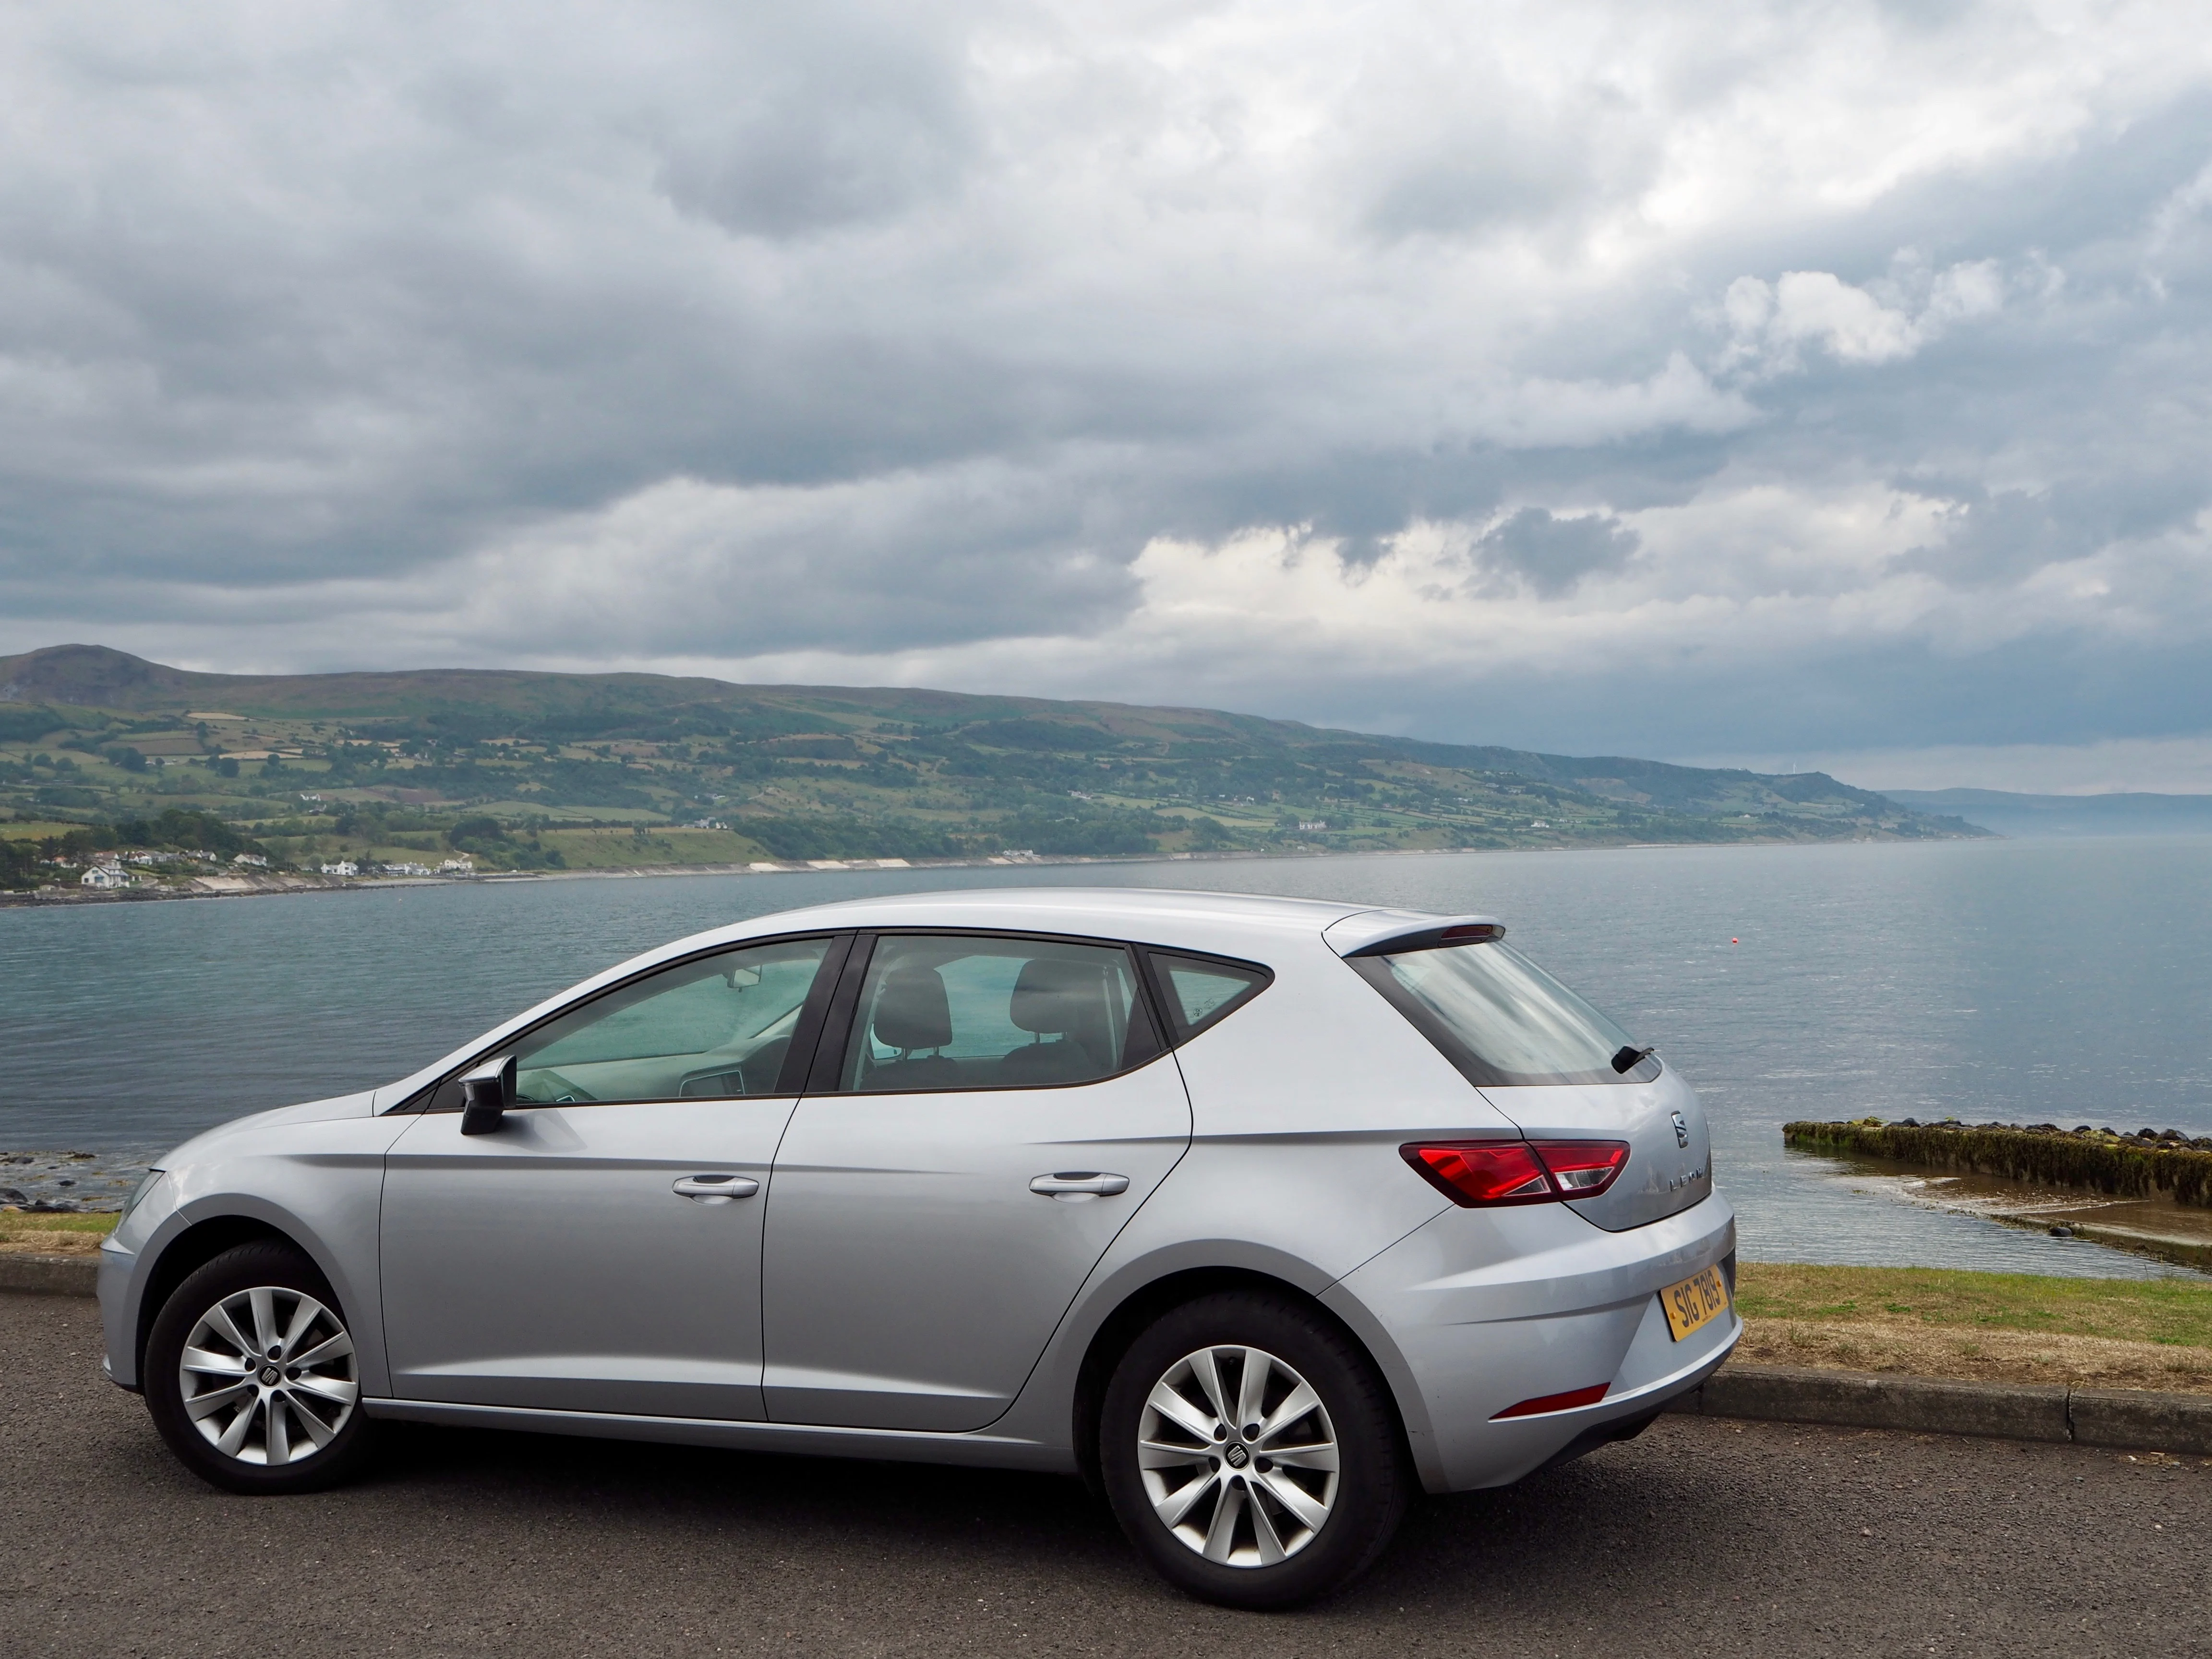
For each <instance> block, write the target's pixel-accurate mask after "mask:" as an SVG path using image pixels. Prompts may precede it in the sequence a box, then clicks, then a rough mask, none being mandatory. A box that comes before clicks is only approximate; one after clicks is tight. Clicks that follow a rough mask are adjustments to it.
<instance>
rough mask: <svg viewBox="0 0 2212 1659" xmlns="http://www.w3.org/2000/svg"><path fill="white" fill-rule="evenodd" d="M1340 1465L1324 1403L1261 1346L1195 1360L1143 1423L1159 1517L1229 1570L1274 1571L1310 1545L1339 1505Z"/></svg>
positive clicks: (1160, 1390) (1189, 1357) (1202, 1354)
mask: <svg viewBox="0 0 2212 1659" xmlns="http://www.w3.org/2000/svg"><path fill="white" fill-rule="evenodd" d="M1339 1467H1340V1455H1339V1451H1338V1447H1337V1441H1336V1431H1335V1429H1334V1426H1333V1425H1331V1424H1330V1422H1329V1419H1328V1412H1327V1411H1326V1410H1325V1409H1324V1408H1323V1407H1322V1403H1321V1396H1320V1395H1317V1394H1316V1393H1315V1391H1314V1389H1313V1388H1312V1387H1311V1386H1310V1384H1309V1383H1307V1382H1306V1380H1305V1378H1304V1377H1303V1376H1299V1375H1298V1373H1297V1371H1296V1370H1292V1369H1291V1367H1290V1366H1289V1365H1287V1364H1285V1363H1284V1362H1283V1361H1282V1360H1280V1359H1279V1358H1276V1357H1275V1356H1274V1355H1273V1354H1271V1353H1268V1352H1266V1351H1265V1350H1264V1349H1261V1348H1255V1347H1247V1346H1233V1347H1232V1346H1223V1347H1208V1348H1200V1349H1199V1350H1198V1351H1197V1352H1194V1353H1188V1354H1185V1355H1184V1356H1183V1357H1182V1358H1181V1359H1178V1360H1176V1363H1175V1364H1172V1365H1170V1367H1168V1369H1167V1371H1166V1373H1165V1374H1164V1375H1163V1376H1161V1378H1160V1380H1159V1381H1158V1383H1154V1384H1153V1385H1152V1393H1151V1394H1150V1395H1147V1396H1146V1401H1145V1408H1144V1411H1143V1413H1142V1414H1141V1415H1140V1417H1139V1420H1138V1425H1137V1468H1138V1471H1139V1474H1140V1476H1141V1478H1142V1480H1143V1481H1144V1486H1145V1495H1146V1498H1148V1499H1149V1500H1150V1502H1151V1504H1152V1512H1153V1513H1154V1514H1155V1515H1157V1516H1158V1517H1159V1519H1160V1522H1161V1523H1162V1524H1163V1525H1164V1526H1165V1527H1166V1528H1167V1529H1168V1530H1169V1531H1170V1533H1172V1534H1174V1535H1175V1536H1176V1538H1177V1539H1178V1540H1180V1541H1182V1543H1183V1544H1184V1545H1185V1546H1186V1547H1188V1548H1189V1549H1190V1550H1192V1551H1193V1552H1194V1553H1197V1554H1199V1555H1200V1556H1203V1557H1204V1558H1205V1559H1206V1560H1208V1561H1212V1562H1215V1563H1217V1564H1218V1565H1224V1566H1231V1567H1267V1566H1273V1565H1275V1564H1276V1563H1277V1562H1279V1561H1283V1560H1285V1559H1289V1558H1290V1557H1291V1556H1293V1555H1296V1554H1297V1553H1298V1552H1299V1551H1300V1550H1302V1549H1304V1548H1305V1547H1306V1546H1307V1545H1309V1544H1310V1543H1311V1542H1312V1541H1314V1539H1315V1537H1316V1535H1317V1534H1319V1533H1320V1531H1321V1529H1322V1527H1323V1526H1325V1525H1326V1524H1327V1523H1328V1517H1329V1512H1330V1510H1332V1509H1333V1508H1334V1505H1335V1503H1336V1492H1337V1479H1338V1473H1339Z"/></svg>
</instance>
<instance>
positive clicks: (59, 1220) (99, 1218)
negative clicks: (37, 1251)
mask: <svg viewBox="0 0 2212 1659" xmlns="http://www.w3.org/2000/svg"><path fill="white" fill-rule="evenodd" d="M121 1219H122V1217H121V1216H119V1215H116V1214H114V1213H113V1212H105V1213H94V1214H77V1215H33V1214H30V1213H29V1212H24V1213H22V1214H18V1213H16V1212H15V1211H13V1210H0V1233H32V1232H46V1233H112V1232H113V1231H115V1224H116V1223H117V1222H118V1221H120V1220H121Z"/></svg>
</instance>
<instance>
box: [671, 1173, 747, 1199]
mask: <svg viewBox="0 0 2212 1659" xmlns="http://www.w3.org/2000/svg"><path fill="white" fill-rule="evenodd" d="M674 1190H675V1191H676V1192H677V1194H678V1195H679V1196H681V1197H684V1198H689V1199H693V1200H696V1201H697V1202H699V1203H702V1204H727V1203H728V1202H729V1201H730V1200H732V1199H733V1198H750V1197H751V1196H752V1195H753V1194H755V1193H757V1192H758V1191H759V1190H760V1182H757V1181H755V1180H754V1179H753V1178H752V1177H751V1176H738V1175H704V1176H684V1178H683V1179H682V1180H681V1181H679V1182H677V1183H676V1186H675V1189H674Z"/></svg>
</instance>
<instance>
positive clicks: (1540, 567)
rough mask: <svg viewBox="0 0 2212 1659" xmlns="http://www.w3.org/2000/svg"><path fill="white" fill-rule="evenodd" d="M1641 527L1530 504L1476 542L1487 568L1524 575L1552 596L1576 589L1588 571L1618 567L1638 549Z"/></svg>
mask: <svg viewBox="0 0 2212 1659" xmlns="http://www.w3.org/2000/svg"><path fill="white" fill-rule="evenodd" d="M1636 548H1637V536H1636V532H1634V531H1632V530H1630V529H1628V528H1626V526H1623V525H1622V524H1621V522H1620V520H1618V519H1616V518H1613V517H1612V516H1611V515H1610V514H1608V513H1580V514H1571V515H1568V516H1565V517H1559V518H1555V517H1553V514H1552V513H1549V512H1547V510H1546V509H1544V508H1543V507H1522V509H1521V510H1520V511H1519V512H1517V513H1514V514H1513V516H1512V517H1510V518H1509V519H1507V520H1505V521H1504V523H1503V524H1500V525H1498V526H1495V527H1494V528H1492V529H1491V530H1489V531H1487V532H1485V533H1484V534H1483V536H1482V538H1481V539H1480V541H1478V542H1477V543H1476V544H1475V556H1476V557H1477V559H1478V560H1479V561H1480V562H1481V564H1482V565H1483V566H1484V567H1485V568H1487V569H1489V570H1492V571H1496V572H1500V573H1505V574H1512V575H1515V576H1518V577H1519V578H1520V579H1521V580H1522V581H1524V582H1526V583H1527V584H1528V586H1529V587H1530V588H1532V589H1534V591H1535V592H1538V593H1540V594H1541V595H1542V596H1543V597H1545V598H1546V599H1559V598H1560V597H1562V596H1563V595H1565V594H1567V593H1571V592H1573V591H1574V589H1575V588H1576V586H1577V585H1578V584H1579V583H1580V582H1581V581H1582V580H1583V577H1585V576H1590V575H1595V574H1596V573H1598V572H1599V571H1601V570H1618V569H1620V568H1621V567H1622V566H1623V565H1625V564H1626V563H1627V562H1628V560H1629V558H1630V556H1632V555H1633V554H1634V553H1635V551H1636Z"/></svg>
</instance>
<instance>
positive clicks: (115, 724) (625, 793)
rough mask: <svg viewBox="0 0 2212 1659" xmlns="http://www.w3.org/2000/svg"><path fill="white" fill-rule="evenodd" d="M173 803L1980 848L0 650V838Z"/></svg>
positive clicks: (1406, 770) (1137, 713)
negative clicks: (2, 815) (2, 816)
mask: <svg viewBox="0 0 2212 1659" xmlns="http://www.w3.org/2000/svg"><path fill="white" fill-rule="evenodd" d="M168 809H175V810H176V811H178V812H179V814H183V815H189V814H191V813H200V814H204V815H208V816H209V817H212V818H216V819H220V820H221V821H222V822H223V823H228V824H230V825H233V826H235V827H236V828H237V829H239V830H240V831H242V832H245V833H246V834H248V835H250V836H252V839H253V840H254V841H255V842H257V843H258V844H259V845H261V846H262V847H264V848H266V849H267V850H268V851H269V853H270V854H271V855H272V856H274V857H275V858H276V859H277V860H278V861H280V862H285V861H290V862H295V863H311V862H313V861H315V860H332V859H337V858H341V857H350V858H354V859H356V860H364V859H365V860H382V861H398V860H410V861H411V860H421V859H422V857H423V855H424V854H429V853H434V852H435V853H438V854H441V855H450V854H452V853H453V851H454V850H455V849H460V850H465V851H467V852H468V853H470V854H471V855H472V856H473V857H474V858H475V859H476V860H477V862H478V864H479V865H480V866H489V867H501V868H540V867H546V866H556V865H557V866H567V867H571V868H578V867H597V866H626V867H635V866H649V865H656V864H659V865H688V864H702V863H729V862H746V861H750V860H798V859H832V858H837V859H843V858H906V859H922V858H972V857H977V856H985V855H992V854H1006V853H1010V852H1033V853H1035V854H1038V855H1040V856H1046V857H1064V856H1117V855H1141V854H1161V853H1175V852H1210V851H1218V852H1226V851H1231V850H1247V851H1255V852H1261V851H1280V852H1288V851H1297V850H1319V849H1332V850H1340V851H1349V850H1370V849H1395V848H1442V847H1468V848H1483V847H1558V846H1602V845H1620V844H1624V843H1629V842H1747V841H1831V840H1854V839H1857V840H1865V839H1884V840H1888V839H1899V838H1924V837H1929V836H1972V835H1979V834H1983V833H1984V831H1981V830H1978V829H1975V828H1974V827H1973V826H1972V825H1971V824H1968V823H1965V822H1963V821H1961V820H1960V819H1957V818H1947V817H1932V816H1929V815H1928V814H1925V813H1921V812H1916V811H1911V810H1910V809H1908V808H1905V807H1903V806H1900V805H1898V804H1897V803H1895V802H1894V801H1892V800H1889V799H1885V798H1884V797H1882V796H1881V795H1877V794H1873V793H1869V792H1868V791H1865V790H1862V789H1854V788H1852V787H1850V786H1848V785H1845V784H1841V783H1838V782H1837V781H1835V780H1834V779H1832V778H1830V777H1827V776H1826V775H1822V774H1820V773H1808V774H1803V775H1791V776H1787V777H1777V776H1767V775H1760V774H1757V773H1752V772H1744V771H1731V770H1712V769H1701V768H1696V767H1686V766H1669V765H1666V764H1663V763H1659V762H1656V761H1643V760H1632V759H1626V758H1621V757H1598V758H1595V759H1589V758H1577V757H1571V756H1565V755H1543V754H1534V753H1530V752H1528V751H1524V750H1512V749H1500V748H1490V747H1475V746H1466V745H1460V744H1437V743H1425V742H1420V741H1417V740H1414V739H1410V738H1387V737H1375V736H1370V735H1367V734H1364V733H1361V732H1337V731H1328V730H1323V729H1321V728H1317V727H1314V726H1303V725H1299V724H1297V723H1296V722H1292V721H1285V720H1262V719H1260V718H1258V717H1256V716H1253V715H1246V714H1225V713H1222V712H1220V711H1218V710H1214V709H1205V708H1144V707H1139V706H1133V705H1129V704H1122V703H1108V702H1053V701H1049V700H1047V699H1044V698H1038V697H991V696H964V695H961V694H957V693H954V692H948V691H927V690H905V689H900V688H890V687H842V686H800V685H732V684H726V683H725V682H722V681H720V680H711V679H687V678H668V677H665V676H660V675H653V674H541V673H525V672H519V671H505V670H459V669H441V670H430V671H417V672H401V673H379V674H303V675H270V676H264V675H240V674H203V673H194V672H191V671H186V670H183V669H177V668H170V667H167V666H164V665H161V664H159V663H152V662H148V661H145V660H144V659H141V658H137V657H133V656H131V655H128V654H127V653H123V652H120V651H112V650H109V649H107V648H106V647H100V646H82V645H70V646H57V647H52V648H50V649H46V650H43V651H33V652H30V653H26V654H24V655H22V656H17V657H8V658H0V810H4V811H5V812H6V813H8V814H9V815H10V821H9V822H8V823H5V824H4V825H0V834H5V835H7V836H12V837H14V838H15V839H16V841H17V842H19V843H20V842H22V841H25V840H37V839H44V840H47V841H52V842H57V844H59V842H61V841H62V840H64V839H65V840H66V841H67V842H68V844H69V845H70V847H72V848H79V849H82V848H85V847H87V846H88V845H90V844H91V842H93V841H96V840H98V839H99V838H100V837H101V836H106V837H107V838H108V839H110V840H111V841H112V840H115V839H116V838H117V837H118V836H122V837H123V838H124V839H125V841H127V840H128V839H129V837H131V836H139V837H140V838H141V839H140V841H139V842H137V843H135V844H140V845H145V844H158V843H159V842H161V839H162V832H160V831H159V830H158V829H155V828H153V827H151V826H155V825H157V824H158V823H161V822H163V820H161V813H162V812H163V811H165V810H168ZM193 821H198V820H192V819H191V818H190V817H188V816H184V817H173V818H172V819H170V820H167V822H170V823H179V822H193ZM134 825H135V826H137V827H136V828H133V827H131V826H134ZM73 831H74V833H72V832H73ZM19 853H20V848H19Z"/></svg>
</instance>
